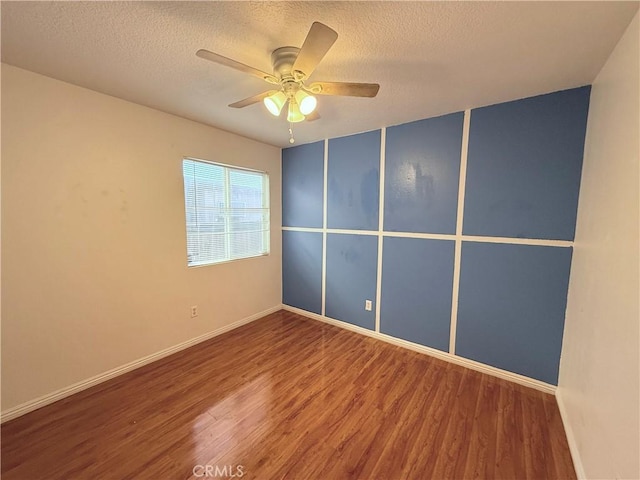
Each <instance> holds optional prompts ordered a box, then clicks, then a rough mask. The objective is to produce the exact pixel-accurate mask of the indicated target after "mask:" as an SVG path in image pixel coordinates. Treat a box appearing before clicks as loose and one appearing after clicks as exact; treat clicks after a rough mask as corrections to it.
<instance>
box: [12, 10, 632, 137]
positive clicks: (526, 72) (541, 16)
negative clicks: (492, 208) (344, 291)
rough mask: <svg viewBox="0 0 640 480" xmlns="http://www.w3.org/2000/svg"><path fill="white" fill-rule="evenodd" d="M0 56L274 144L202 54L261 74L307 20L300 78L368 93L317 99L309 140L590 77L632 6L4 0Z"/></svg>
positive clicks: (229, 76)
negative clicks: (312, 60)
mask: <svg viewBox="0 0 640 480" xmlns="http://www.w3.org/2000/svg"><path fill="white" fill-rule="evenodd" d="M1 8H2V12H1V14H2V44H1V45H2V61H3V62H6V63H9V64H11V65H15V66H18V67H22V68H25V69H27V70H32V71H34V72H38V73H41V74H44V75H47V76H50V77H53V78H57V79H60V80H64V81H66V82H70V83H73V84H76V85H80V86H83V87H87V88H90V89H92V90H96V91H98V92H103V93H106V94H109V95H113V96H116V97H120V98H123V99H125V100H129V101H132V102H136V103H139V104H142V105H146V106H149V107H153V108H156V109H158V110H162V111H165V112H169V113H173V114H175V115H179V116H182V117H185V118H189V119H192V120H196V121H199V122H202V123H205V124H209V125H212V126H215V127H218V128H221V129H224V130H228V131H231V132H235V133H238V134H241V135H244V136H246V137H250V138H254V139H257V140H260V141H263V142H266V143H269V144H272V145H278V146H287V145H288V138H289V137H288V131H287V130H288V124H287V122H286V119H285V118H284V115H283V118H274V117H272V116H270V115H269V114H268V113H267V111H266V110H265V109H264V107H263V106H262V105H261V104H256V105H253V106H250V107H247V108H244V109H241V110H237V109H231V108H229V107H227V105H228V104H229V103H232V102H234V101H237V100H240V99H243V98H245V97H248V96H251V95H254V94H256V93H260V92H262V91H264V90H269V89H270V86H269V85H268V84H267V83H265V82H263V81H261V80H260V79H257V78H254V77H251V76H248V75H246V74H243V73H240V72H237V71H235V70H231V69H229V68H226V67H223V66H220V65H216V64H213V63H211V62H207V61H205V60H203V59H201V58H198V57H196V55H195V52H196V51H197V50H198V49H200V48H205V49H208V50H211V51H214V52H216V53H219V54H221V55H224V56H227V57H230V58H233V59H236V60H238V61H240V62H242V63H245V64H248V65H251V66H254V67H256V68H259V69H261V70H266V71H271V67H270V59H269V58H270V53H271V51H272V50H273V49H275V48H277V47H280V46H284V45H293V46H298V47H299V46H300V45H301V44H302V42H303V41H304V38H305V36H306V34H307V31H308V29H309V27H310V26H311V24H312V23H313V22H314V21H320V22H322V23H325V24H327V25H329V26H330V27H332V28H333V29H334V30H336V31H337V32H338V34H339V37H338V40H337V42H336V43H335V44H334V46H333V48H332V49H331V50H330V51H329V53H328V54H327V56H326V57H325V58H324V60H323V61H322V63H321V64H320V66H319V67H318V68H317V69H316V71H315V72H314V74H313V75H312V77H311V80H325V81H353V82H376V83H379V84H380V85H381V88H380V93H379V94H378V96H377V97H376V98H374V99H365V98H347V97H326V96H324V97H320V98H319V101H318V112H319V113H320V115H321V118H320V119H319V120H317V121H315V122H312V123H302V124H296V125H294V132H295V136H296V140H297V143H307V142H310V141H315V140H319V139H322V138H331V137H337V136H342V135H347V134H351V133H356V132H362V131H366V130H371V129H375V128H379V127H381V126H388V125H394V124H398V123H403V122H407V121H410V120H417V119H421V118H426V117H431V116H436V115H440V114H444V113H449V112H453V111H459V110H462V109H465V108H469V107H478V106H482V105H489V104H493V103H497V102H502V101H506V100H512V99H516V98H522V97H526V96H531V95H535V94H539V93H546V92H550V91H555V90H561V89H565V88H571V87H576V86H580V85H585V84H588V83H591V81H592V80H593V79H594V78H595V76H596V74H597V73H598V71H599V70H600V68H601V67H602V65H603V64H604V62H605V60H606V59H607V57H608V55H609V53H610V52H611V51H612V50H613V48H614V46H615V44H616V43H617V41H618V39H619V38H620V36H621V35H622V33H623V31H624V30H625V28H626V26H627V25H628V24H629V22H630V21H631V19H632V17H633V15H634V13H635V11H637V9H638V2H609V1H604V2H2V5H1Z"/></svg>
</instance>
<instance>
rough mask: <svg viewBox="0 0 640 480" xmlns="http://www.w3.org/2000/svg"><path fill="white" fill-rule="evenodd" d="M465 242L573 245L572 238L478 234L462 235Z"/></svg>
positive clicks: (543, 245)
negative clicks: (558, 238)
mask: <svg viewBox="0 0 640 480" xmlns="http://www.w3.org/2000/svg"><path fill="white" fill-rule="evenodd" d="M462 240H464V241H465V242H486V243H510V244H512V245H539V246H542V247H573V242H572V241H570V240H544V239H541V238H507V237H480V236H476V235H462Z"/></svg>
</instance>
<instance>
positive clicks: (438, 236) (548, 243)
mask: <svg viewBox="0 0 640 480" xmlns="http://www.w3.org/2000/svg"><path fill="white" fill-rule="evenodd" d="M282 230H290V231H293V232H324V231H325V229H322V228H308V227H282ZM326 231H327V232H328V233H344V234H351V235H380V234H381V235H382V236H384V237H400V238H422V239H427V240H451V241H454V240H458V239H460V240H462V241H464V242H481V243H505V244H510V245H538V246H541V247H565V248H569V247H573V246H574V242H573V241H571V240H545V239H542V238H514V237H483V236H479V235H457V234H455V235H451V234H446V233H413V232H377V231H375V230H342V229H338V228H327V229H326Z"/></svg>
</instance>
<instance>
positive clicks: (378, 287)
mask: <svg viewBox="0 0 640 480" xmlns="http://www.w3.org/2000/svg"><path fill="white" fill-rule="evenodd" d="M386 145H387V129H386V128H382V129H381V130H380V197H379V198H380V201H379V202H378V209H379V211H378V274H377V282H376V323H375V325H376V332H379V331H380V300H381V298H382V247H383V240H384V238H383V236H382V231H383V227H384V168H385V150H386Z"/></svg>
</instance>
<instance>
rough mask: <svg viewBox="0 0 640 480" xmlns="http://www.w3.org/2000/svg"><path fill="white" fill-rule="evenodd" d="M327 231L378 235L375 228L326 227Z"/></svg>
mask: <svg viewBox="0 0 640 480" xmlns="http://www.w3.org/2000/svg"><path fill="white" fill-rule="evenodd" d="M327 232H328V233H343V234H346V235H378V233H379V232H378V231H377V230H345V229H342V228H327Z"/></svg>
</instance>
